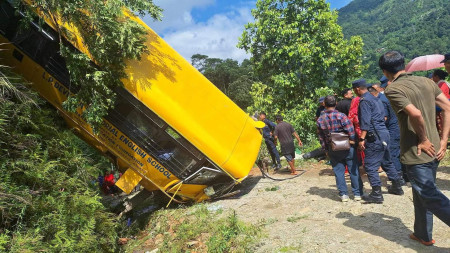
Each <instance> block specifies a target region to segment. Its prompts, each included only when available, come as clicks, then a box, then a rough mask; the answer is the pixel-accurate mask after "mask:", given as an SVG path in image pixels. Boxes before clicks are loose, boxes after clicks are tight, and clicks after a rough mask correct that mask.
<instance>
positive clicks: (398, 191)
mask: <svg viewBox="0 0 450 253" xmlns="http://www.w3.org/2000/svg"><path fill="white" fill-rule="evenodd" d="M388 192H389V193H390V194H394V195H403V194H405V192H404V191H403V189H402V182H401V180H400V179H397V180H392V185H391V186H390V187H388Z"/></svg>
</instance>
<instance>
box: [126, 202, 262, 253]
mask: <svg viewBox="0 0 450 253" xmlns="http://www.w3.org/2000/svg"><path fill="white" fill-rule="evenodd" d="M262 227H263V225H262V224H258V225H252V224H246V223H243V222H242V221H240V220H239V219H238V216H237V215H236V213H235V212H234V211H231V212H223V213H222V211H221V212H214V211H208V209H207V208H206V205H204V204H198V205H194V206H191V207H182V208H177V209H166V210H160V211H157V212H155V213H154V214H153V215H152V217H151V219H150V221H149V223H148V227H147V229H146V230H145V231H144V232H143V233H141V235H140V236H138V239H136V240H131V241H130V242H129V243H128V245H126V246H125V248H123V251H124V252H135V251H140V250H143V251H152V250H154V249H158V252H252V251H253V249H254V247H255V245H256V243H257V242H258V241H259V239H260V238H261V237H262V236H263V234H262V231H261V230H262Z"/></svg>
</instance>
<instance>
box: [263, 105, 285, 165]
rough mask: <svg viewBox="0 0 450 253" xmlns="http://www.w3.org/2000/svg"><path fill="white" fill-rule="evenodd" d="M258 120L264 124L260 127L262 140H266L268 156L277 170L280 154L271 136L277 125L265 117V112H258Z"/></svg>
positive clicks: (279, 163)
mask: <svg viewBox="0 0 450 253" xmlns="http://www.w3.org/2000/svg"><path fill="white" fill-rule="evenodd" d="M259 120H261V121H262V122H264V123H265V124H266V125H265V126H264V128H263V129H262V131H263V137H264V141H265V142H266V146H267V150H268V151H269V154H270V157H272V164H273V167H274V168H275V170H279V169H280V168H281V161H280V154H279V153H278V150H277V146H276V145H275V142H274V139H273V136H272V133H273V131H274V130H275V127H276V126H277V125H276V124H275V123H273V122H272V121H270V120H268V119H267V118H266V113H265V112H260V113H259Z"/></svg>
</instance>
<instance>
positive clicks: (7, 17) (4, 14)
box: [0, 1, 14, 34]
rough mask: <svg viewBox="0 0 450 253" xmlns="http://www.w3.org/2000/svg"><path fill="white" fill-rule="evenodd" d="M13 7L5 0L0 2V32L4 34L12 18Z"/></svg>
mask: <svg viewBox="0 0 450 253" xmlns="http://www.w3.org/2000/svg"><path fill="white" fill-rule="evenodd" d="M13 19H14V8H13V7H12V6H11V5H10V4H9V3H8V2H6V1H2V2H1V3H0V33H2V34H6V31H7V28H8V26H9V23H10V22H13V21H14V20H13Z"/></svg>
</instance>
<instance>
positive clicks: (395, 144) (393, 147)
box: [389, 133, 402, 175]
mask: <svg viewBox="0 0 450 253" xmlns="http://www.w3.org/2000/svg"><path fill="white" fill-rule="evenodd" d="M389 134H390V142H389V153H390V154H391V161H392V163H393V164H394V167H395V169H396V170H397V173H398V174H399V175H401V174H402V164H401V163H400V136H398V135H397V134H391V133H389Z"/></svg>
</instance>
